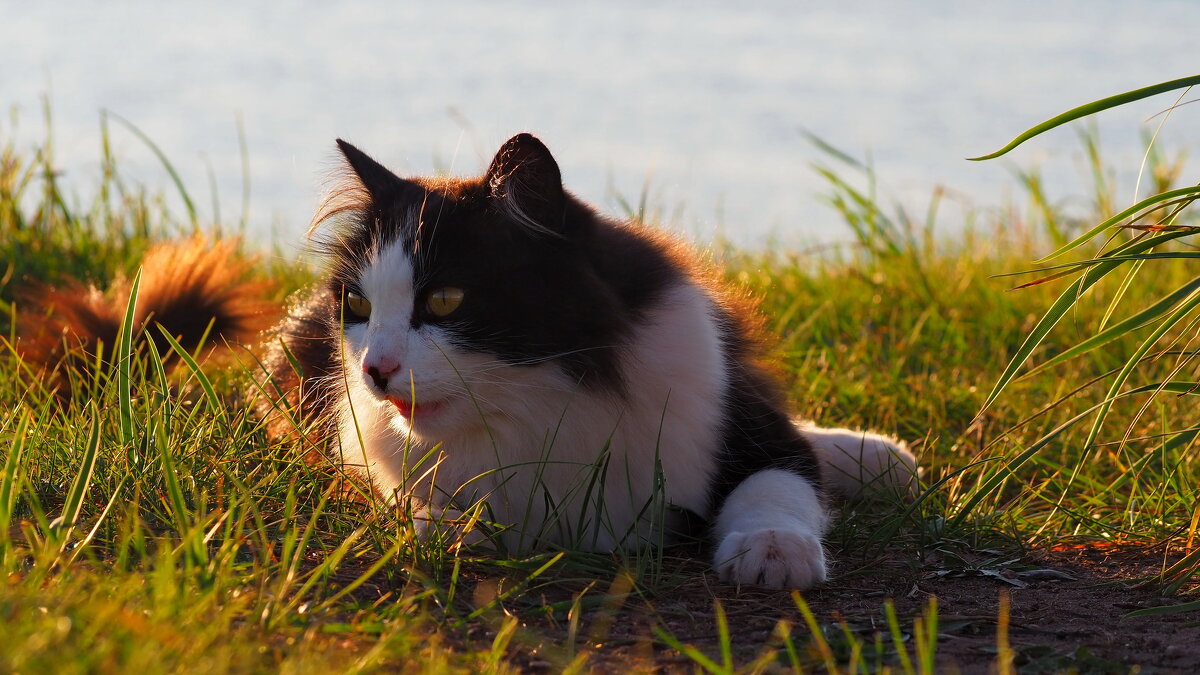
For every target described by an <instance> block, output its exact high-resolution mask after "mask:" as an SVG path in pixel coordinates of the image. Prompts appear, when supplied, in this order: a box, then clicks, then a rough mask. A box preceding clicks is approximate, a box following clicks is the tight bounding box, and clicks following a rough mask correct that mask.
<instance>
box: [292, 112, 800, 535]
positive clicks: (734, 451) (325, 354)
mask: <svg viewBox="0 0 1200 675" xmlns="http://www.w3.org/2000/svg"><path fill="white" fill-rule="evenodd" d="M338 145H339V146H340V147H341V149H342V152H343V153H344V154H345V156H346V159H347V161H348V162H349V164H350V166H351V168H352V169H353V170H354V172H355V174H356V175H357V176H358V179H359V181H361V184H362V186H363V187H364V188H365V190H366V193H367V198H366V199H365V200H363V201H362V202H361V203H359V204H357V205H356V207H355V208H353V209H347V211H348V212H349V214H350V217H349V218H347V219H346V221H347V222H344V223H342V224H341V225H340V230H339V231H337V232H335V233H334V235H332V236H329V237H327V238H326V240H325V241H324V242H323V243H322V244H321V250H323V252H324V253H325V254H326V255H327V256H328V258H329V260H330V263H331V265H330V268H331V273H330V276H329V281H328V284H327V287H326V288H324V289H322V290H321V291H319V292H317V293H315V294H314V295H313V296H312V297H311V298H309V299H308V300H307V301H306V302H305V304H304V305H303V307H302V308H301V311H300V312H299V314H298V315H293V318H292V320H291V321H290V322H289V323H288V324H286V325H285V326H284V329H283V331H282V337H283V340H284V342H285V343H286V344H287V345H288V347H289V348H290V349H291V351H292V352H293V353H294V354H295V355H296V357H297V358H298V359H299V360H300V362H301V363H302V364H303V365H304V368H305V370H306V373H305V375H308V374H309V373H308V372H307V371H310V370H311V372H312V373H314V374H316V375H318V376H320V375H328V374H333V373H334V372H335V371H336V370H337V367H336V361H337V359H336V354H335V353H334V352H335V351H336V349H337V339H336V336H337V335H338V331H339V330H340V327H339V323H340V321H343V320H345V321H354V320H357V319H355V318H354V316H353V314H352V313H350V312H349V311H347V310H345V309H344V302H345V296H346V293H347V292H356V293H357V292H360V289H357V288H356V287H355V284H356V280H357V278H358V275H359V268H360V266H361V265H362V263H363V260H364V257H363V256H364V255H365V254H367V253H368V252H369V251H371V250H372V249H373V248H378V247H381V246H383V245H387V244H390V243H393V242H397V241H399V242H403V244H404V246H406V247H407V248H408V249H409V250H410V251H412V253H413V255H412V259H413V261H414V264H415V265H416V268H417V269H416V281H417V289H416V290H417V293H416V299H415V303H416V304H415V306H414V312H413V321H414V323H417V324H419V323H422V322H438V323H440V324H441V325H442V326H443V327H444V328H445V329H446V330H447V332H449V333H451V334H452V335H453V337H454V339H455V342H456V347H458V348H460V349H466V350H475V351H479V352H487V353H490V354H494V355H496V356H498V357H499V358H500V359H502V360H504V361H506V362H508V363H510V364H513V365H515V366H521V365H531V364H536V363H544V362H547V361H553V362H555V363H557V364H558V365H559V366H560V367H561V368H563V370H564V371H565V372H567V373H569V374H570V375H571V376H572V377H574V378H576V379H577V381H578V382H580V383H581V384H582V385H583V386H586V387H594V388H599V389H603V390H609V391H612V392H613V393H615V394H618V395H619V394H620V393H621V392H622V391H623V390H624V388H625V387H629V386H636V378H637V373H622V372H621V369H620V350H621V348H622V344H623V343H624V341H625V340H626V339H627V338H628V336H629V335H630V334H631V333H632V331H633V330H634V329H635V328H636V327H637V326H638V325H639V323H640V322H642V321H643V320H644V318H645V316H646V312H647V311H648V310H650V309H651V308H653V307H654V306H655V304H656V303H657V302H658V301H659V300H660V299H661V298H662V297H663V294H664V292H665V291H666V290H668V289H669V288H671V287H672V286H674V285H676V284H677V283H679V282H681V281H683V280H684V279H685V278H686V277H687V276H688V275H689V274H691V271H690V270H689V269H688V264H687V263H686V262H684V261H683V260H682V259H681V258H680V256H679V255H678V254H676V252H675V250H674V248H673V245H672V244H671V243H670V242H668V241H667V240H665V239H663V238H661V237H660V236H658V235H655V234H653V233H651V232H649V231H648V230H646V229H643V228H641V227H639V226H636V225H633V224H630V223H619V222H616V221H612V220H608V219H605V218H603V217H601V216H599V215H597V214H596V213H595V212H594V211H593V210H592V209H591V208H590V207H589V206H587V205H586V204H584V203H583V202H581V201H580V200H578V199H576V198H574V197H573V196H571V195H570V194H569V193H567V192H565V191H564V190H563V189H562V185H561V179H560V176H559V169H558V165H557V164H556V163H555V162H554V159H553V157H551V155H550V153H549V151H548V150H546V148H545V146H544V145H542V144H541V142H540V141H538V140H537V139H535V138H533V137H532V136H529V135H528V134H522V135H519V136H516V137H514V138H513V139H511V140H510V141H509V142H508V143H506V144H505V145H504V147H502V148H501V150H500V152H498V153H497V155H496V158H495V159H494V160H493V162H492V164H491V166H490V167H489V169H488V171H487V172H486V174H485V175H484V176H483V177H481V178H477V179H446V180H433V179H420V178H417V179H401V178H398V177H396V176H395V175H394V174H392V173H391V172H390V171H388V170H387V169H385V168H383V167H382V166H381V165H379V164H378V163H377V162H375V161H374V160H372V159H371V158H370V157H369V156H367V155H366V154H364V153H362V152H361V151H359V150H358V149H357V148H355V147H354V146H352V145H350V144H348V143H345V142H344V141H340V140H339V141H338ZM442 286H454V287H458V288H461V289H463V290H464V292H465V294H464V299H463V301H462V305H461V306H460V307H459V309H458V310H456V311H455V312H454V313H453V314H451V315H449V316H448V317H445V318H438V317H436V316H433V315H431V314H429V313H428V312H426V311H425V310H424V302H425V297H424V294H426V293H428V292H430V291H431V290H433V289H437V288H439V287H442ZM712 311H713V312H714V316H715V317H716V318H717V320H718V322H719V323H720V324H721V326H722V328H723V333H724V335H723V337H724V344H725V351H726V356H727V358H728V362H729V363H730V372H729V383H728V389H727V392H726V395H725V418H726V423H725V427H724V429H723V431H722V450H721V455H720V458H719V469H718V472H717V474H716V475H715V476H713V479H712V483H711V497H710V505H711V507H712V510H713V512H714V513H715V512H716V511H717V510H718V509H719V508H720V507H721V505H722V503H723V502H724V500H725V498H726V497H727V496H728V495H729V493H730V492H731V491H732V490H733V489H734V488H735V487H737V485H738V484H739V483H741V482H742V481H743V480H744V479H745V478H747V477H748V476H750V475H751V474H753V473H755V472H757V471H761V470H763V469H768V468H779V469H786V470H789V471H794V472H796V473H798V474H800V475H802V476H804V477H805V478H807V479H808V480H810V481H812V482H813V483H814V485H818V484H819V479H820V476H819V470H818V465H817V461H816V459H815V457H814V456H813V453H812V449H811V447H810V446H809V444H808V443H807V441H805V440H804V438H803V437H802V436H801V435H800V433H799V432H798V431H797V430H796V428H795V426H794V425H793V424H792V421H791V419H790V417H789V416H788V414H787V413H786V412H785V410H786V409H785V407H784V405H783V404H782V399H781V397H780V395H779V393H778V391H777V388H776V385H775V383H774V382H773V380H772V378H771V377H770V376H769V375H767V374H766V372H765V371H763V370H762V369H761V368H759V367H758V366H757V365H756V363H755V360H756V358H757V356H758V355H757V353H756V349H755V346H754V343H753V341H752V340H751V339H750V338H749V337H748V335H747V329H746V328H745V326H744V322H742V321H741V320H740V319H739V318H738V317H736V316H734V315H733V314H732V313H731V310H729V309H726V308H724V307H719V306H716V305H714V307H713V310H712ZM275 365H276V366H278V365H281V363H280V362H279V360H278V359H276V364H275ZM354 376H357V373H355V374H354ZM626 378H628V381H626ZM337 380H338V378H337V377H333V378H331V379H330V382H331V383H332V386H333V387H336V386H338V384H337ZM330 392H332V390H330ZM326 393H329V392H326ZM320 401H326V402H325V403H321V402H320ZM327 405H328V402H327V397H321V399H319V400H318V402H317V403H315V404H313V406H314V407H313V409H312V411H311V412H314V413H317V414H320V413H322V412H323V413H324V414H326V415H327V414H328V412H329V411H328V410H327V409H325V410H322V408H324V407H326V406H327ZM305 412H306V413H309V412H310V410H307V409H306V410H305ZM647 461H649V458H647Z"/></svg>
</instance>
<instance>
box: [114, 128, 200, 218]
mask: <svg viewBox="0 0 1200 675" xmlns="http://www.w3.org/2000/svg"><path fill="white" fill-rule="evenodd" d="M105 112H106V114H107V115H108V116H109V117H112V118H113V119H115V120H116V121H118V122H120V123H121V124H122V125H123V126H124V127H125V128H126V129H129V130H130V131H131V132H133V135H134V136H137V137H138V139H139V140H141V141H142V142H143V143H145V144H146V147H148V148H150V152H153V153H154V156H155V157H157V158H158V161H159V162H161V163H162V165H163V168H164V169H166V170H167V175H169V176H170V177H171V182H173V183H175V189H176V190H178V191H179V197H180V198H181V199H182V200H183V206H184V208H185V209H187V212H188V220H189V221H191V223H192V226H193V227H194V226H196V225H198V224H199V223H200V221H199V219H197V218H196V205H195V204H193V203H192V198H191V196H190V195H189V194H188V191H187V188H186V187H184V185H183V178H182V177H181V176H180V175H179V172H178V171H176V170H175V165H174V164H171V160H169V159H167V155H166V153H164V152H163V151H162V149H161V148H159V147H158V145H156V144H155V143H154V141H152V140H150V137H149V136H147V135H146V134H145V132H143V131H142V130H141V129H139V128H138V127H137V125H135V124H134V123H133V122H130V121H129V120H127V119H125V118H124V117H121V116H120V115H118V114H117V113H115V112H113V111H111V110H107V111H105Z"/></svg>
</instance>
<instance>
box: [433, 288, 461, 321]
mask: <svg viewBox="0 0 1200 675" xmlns="http://www.w3.org/2000/svg"><path fill="white" fill-rule="evenodd" d="M462 300H463V290H462V289H461V288H455V287H453V286H443V287H442V288H438V289H436V290H434V291H433V292H432V293H430V294H429V297H428V298H427V299H426V300H425V307H426V308H427V309H428V310H429V313H430V314H432V315H434V316H449V315H450V314H451V313H452V312H454V310H456V309H458V306H459V305H461V304H462Z"/></svg>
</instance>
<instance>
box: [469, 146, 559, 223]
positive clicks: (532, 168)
mask: <svg viewBox="0 0 1200 675" xmlns="http://www.w3.org/2000/svg"><path fill="white" fill-rule="evenodd" d="M484 177H485V180H486V181H487V185H488V189H489V191H490V197H491V199H492V200H494V202H495V203H496V206H497V207H498V208H499V209H500V211H501V212H502V213H504V214H505V215H507V216H508V217H509V218H511V219H512V220H514V221H516V222H518V223H519V224H521V225H523V226H525V227H528V228H530V229H532V230H534V231H537V232H541V233H544V234H553V235H556V236H561V235H563V234H564V232H563V218H564V215H565V212H566V201H567V200H566V195H565V194H564V193H563V186H562V174H561V173H560V172H559V170H558V163H557V162H555V161H554V157H553V156H552V155H551V154H550V150H549V149H547V148H546V146H545V145H544V144H543V143H542V142H541V141H539V140H538V139H537V138H534V137H533V136H532V135H531V134H517V135H516V136H513V137H512V138H510V139H508V141H507V142H505V144H504V145H502V146H500V150H499V152H497V153H496V156H495V157H494V158H493V159H492V165H491V166H490V167H488V170H487V174H485V176H484Z"/></svg>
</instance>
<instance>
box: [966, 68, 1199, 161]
mask: <svg viewBox="0 0 1200 675" xmlns="http://www.w3.org/2000/svg"><path fill="white" fill-rule="evenodd" d="M1197 84H1200V75H1193V76H1191V77H1181V78H1179V79H1178V80H1171V81H1169V82H1161V83H1159V84H1155V85H1151V86H1149V87H1142V88H1141V89H1134V90H1133V91H1127V92H1125V93H1123V94H1117V95H1115V96H1109V97H1107V98H1102V99H1099V100H1097V101H1092V102H1091V103H1085V104H1083V105H1081V106H1079V107H1076V108H1072V109H1070V110H1068V111H1067V112H1065V113H1063V114H1061V115H1058V116H1056V117H1052V118H1050V119H1048V120H1046V121H1045V122H1042V123H1041V124H1039V125H1037V126H1035V127H1032V128H1030V129H1029V130H1027V131H1025V132H1024V133H1022V134H1021V135H1019V136H1017V137H1016V138H1014V139H1013V140H1012V141H1010V142H1009V144H1008V145H1006V146H1004V147H1003V148H1000V149H999V150H997V151H995V152H993V153H990V154H987V155H981V156H979V157H969V158H968V159H969V160H970V161H972V162H979V161H983V160H985V159H995V158H997V157H1000V156H1001V155H1004V154H1007V153H1008V152H1009V151H1011V150H1012V149H1013V148H1016V147H1017V146H1018V145H1021V144H1022V143H1024V142H1025V141H1027V140H1029V139H1031V138H1033V137H1034V136H1039V135H1041V134H1043V133H1045V132H1047V131H1049V130H1051V129H1053V128H1055V127H1058V126H1062V125H1063V124H1066V123H1067V122H1072V121H1074V120H1077V119H1079V118H1081V117H1087V116H1088V115H1094V114H1096V113H1098V112H1100V111H1102V110H1108V109H1109V108H1115V107H1117V106H1120V105H1125V104H1126V103H1132V102H1134V101H1139V100H1141V99H1143V98H1149V97H1150V96H1157V95H1158V94H1163V93H1166V92H1168V91H1174V90H1176V89H1184V88H1186V87H1194V86H1196V85H1197Z"/></svg>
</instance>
